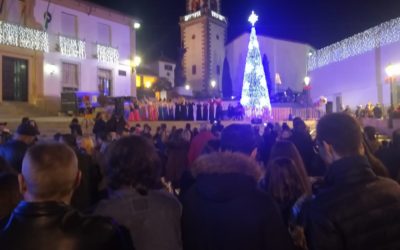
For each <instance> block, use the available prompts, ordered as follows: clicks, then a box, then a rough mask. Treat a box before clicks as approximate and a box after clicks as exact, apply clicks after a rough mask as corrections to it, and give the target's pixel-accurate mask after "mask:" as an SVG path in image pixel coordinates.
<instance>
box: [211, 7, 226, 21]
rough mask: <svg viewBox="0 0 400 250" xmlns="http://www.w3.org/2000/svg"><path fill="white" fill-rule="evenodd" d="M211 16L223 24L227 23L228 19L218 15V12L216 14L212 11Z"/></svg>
mask: <svg viewBox="0 0 400 250" xmlns="http://www.w3.org/2000/svg"><path fill="white" fill-rule="evenodd" d="M211 16H212V17H214V18H216V19H218V20H220V21H221V22H226V18H225V17H224V16H223V15H221V14H218V13H217V12H215V11H213V10H212V11H211Z"/></svg>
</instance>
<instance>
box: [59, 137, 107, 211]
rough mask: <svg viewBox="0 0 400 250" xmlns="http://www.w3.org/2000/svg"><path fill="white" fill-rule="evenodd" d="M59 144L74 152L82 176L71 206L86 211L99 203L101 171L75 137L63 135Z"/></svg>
mask: <svg viewBox="0 0 400 250" xmlns="http://www.w3.org/2000/svg"><path fill="white" fill-rule="evenodd" d="M59 142H60V143H63V144H65V145H68V146H69V147H70V148H71V149H72V150H74V152H75V154H76V157H77V159H78V168H79V171H80V172H81V176H82V178H81V182H80V185H79V187H77V188H76V190H75V192H74V194H73V196H72V198H71V205H72V207H74V208H75V209H78V210H80V211H86V210H87V209H89V208H90V207H91V206H92V205H94V204H95V203H96V201H97V197H98V184H99V182H100V181H101V174H100V169H99V167H98V166H97V165H96V164H95V162H94V160H93V158H92V156H91V155H89V154H88V153H87V149H84V148H83V147H79V146H78V144H77V141H76V139H75V137H74V136H72V135H70V134H63V135H62V136H61V138H60V140H59ZM85 144H86V143H85Z"/></svg>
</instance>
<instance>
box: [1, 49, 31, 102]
mask: <svg viewBox="0 0 400 250" xmlns="http://www.w3.org/2000/svg"><path fill="white" fill-rule="evenodd" d="M2 73H3V79H2V80H3V101H20V102H27V101H28V60H24V59H19V58H13V57H6V56H3V68H2Z"/></svg>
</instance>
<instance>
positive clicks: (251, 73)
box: [240, 11, 271, 117]
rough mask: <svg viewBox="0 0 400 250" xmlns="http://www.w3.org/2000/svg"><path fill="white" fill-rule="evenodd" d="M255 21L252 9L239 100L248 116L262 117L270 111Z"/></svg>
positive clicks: (256, 17)
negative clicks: (240, 97)
mask: <svg viewBox="0 0 400 250" xmlns="http://www.w3.org/2000/svg"><path fill="white" fill-rule="evenodd" d="M257 21H258V16H257V15H256V14H255V13H254V11H253V13H252V14H251V16H250V17H249V22H250V23H251V24H252V28H251V34H250V42H249V47H248V53H247V58H246V66H245V71H244V80H243V88H242V99H241V100H240V103H241V104H242V105H243V106H244V107H245V110H246V116H248V117H263V116H264V115H266V114H270V112H271V102H270V99H269V93H268V88H267V80H266V78H265V72H264V68H263V65H262V60H261V54H260V49H259V44H258V40H257V35H256V29H255V27H254V24H255V23H256V22H257Z"/></svg>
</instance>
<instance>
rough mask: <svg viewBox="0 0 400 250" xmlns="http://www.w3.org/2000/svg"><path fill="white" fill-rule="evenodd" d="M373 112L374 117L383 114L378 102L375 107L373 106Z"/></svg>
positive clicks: (379, 116) (378, 117)
mask: <svg viewBox="0 0 400 250" xmlns="http://www.w3.org/2000/svg"><path fill="white" fill-rule="evenodd" d="M373 112H374V117H375V118H376V119H381V118H382V116H383V110H382V106H381V104H380V103H377V104H376V105H375V107H374V108H373Z"/></svg>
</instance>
